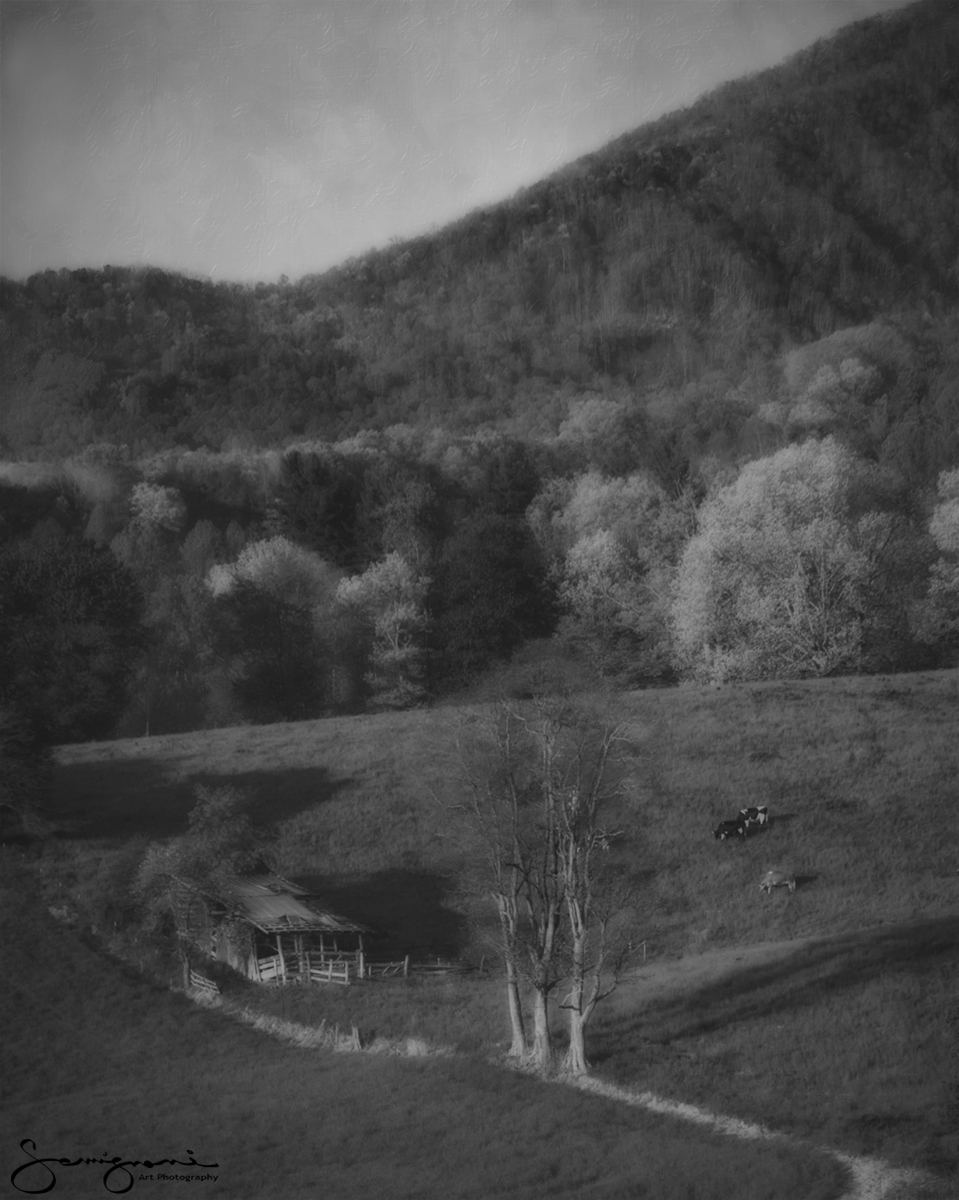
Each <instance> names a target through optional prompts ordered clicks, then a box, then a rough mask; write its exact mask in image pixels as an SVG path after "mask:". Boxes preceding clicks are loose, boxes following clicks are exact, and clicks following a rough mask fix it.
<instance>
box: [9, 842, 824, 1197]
mask: <svg viewBox="0 0 959 1200" xmlns="http://www.w3.org/2000/svg"><path fill="white" fill-rule="evenodd" d="M3 865H4V884H5V886H4V888H3V889H2V896H0V899H2V910H0V911H2V935H3V947H4V966H5V979H6V982H5V984H4V987H3V988H2V989H0V1016H2V1020H3V1028H4V1039H3V1051H2V1058H3V1069H4V1113H3V1129H2V1134H0V1155H2V1160H3V1161H2V1166H0V1178H2V1179H3V1180H4V1189H5V1190H4V1195H7V1194H9V1195H11V1196H12V1195H18V1194H21V1192H20V1191H18V1190H16V1189H15V1187H14V1186H13V1185H12V1184H11V1183H10V1182H8V1181H10V1180H11V1175H12V1174H13V1173H14V1171H16V1170H17V1169H18V1168H19V1167H20V1166H21V1165H23V1164H26V1163H27V1162H28V1161H29V1155H28V1154H27V1153H25V1152H23V1151H22V1150H21V1148H20V1146H21V1143H22V1142H23V1141H24V1140H25V1139H30V1142H31V1143H32V1145H33V1147H35V1149H34V1150H33V1154H34V1156H35V1157H37V1158H51V1159H60V1158H66V1159H68V1160H76V1159H81V1158H91V1159H94V1160H97V1159H102V1158H106V1159H108V1160H110V1159H112V1158H113V1157H114V1156H115V1155H116V1156H119V1157H120V1158H121V1159H123V1160H127V1161H129V1160H144V1159H150V1160H153V1161H155V1160H158V1159H174V1160H178V1161H179V1162H180V1163H189V1161H190V1159H191V1157H192V1158H193V1159H194V1161H196V1162H197V1163H201V1164H209V1165H208V1166H204V1167H198V1168H190V1169H189V1170H187V1171H184V1170H183V1168H182V1167H177V1166H169V1165H165V1166H161V1167H159V1168H152V1167H142V1168H137V1167H133V1168H132V1175H133V1182H132V1186H131V1188H130V1189H129V1190H130V1192H131V1194H134V1195H137V1196H143V1197H149V1196H154V1195H167V1194H168V1192H169V1186H168V1182H167V1181H165V1180H161V1179H160V1178H158V1174H159V1172H160V1171H162V1172H164V1173H166V1174H170V1173H178V1174H181V1175H184V1174H185V1175H188V1176H202V1175H214V1176H215V1177H216V1178H215V1180H209V1181H207V1182H203V1183H199V1182H198V1183H197V1184H196V1185H195V1186H196V1188H198V1189H200V1190H201V1191H202V1195H204V1196H206V1197H218V1196H223V1197H229V1198H230V1200H242V1198H245V1197H251V1198H253V1200H267V1198H269V1197H273V1196H277V1197H279V1196H282V1197H284V1198H286V1197H300V1196H302V1197H316V1196H335V1197H336V1198H337V1200H351V1198H352V1197H356V1198H357V1200H359V1198H361V1197H362V1198H364V1200H365V1198H366V1197H370V1196H383V1197H389V1198H390V1200H402V1198H404V1197H410V1198H412V1197H421V1198H425V1200H431V1198H433V1197H435V1198H436V1200H441V1198H442V1200H457V1198H462V1200H466V1198H470V1197H472V1198H475V1200H486V1198H488V1197H503V1198H504V1200H506V1198H509V1197H514V1198H516V1200H537V1198H539V1197H543V1198H545V1197H569V1198H570V1200H572V1198H573V1197H594V1198H597V1200H598V1198H600V1197H603V1198H606V1200H618V1198H625V1197H635V1196H656V1197H657V1200H659V1198H662V1200H672V1198H675V1200H681V1198H684V1197H688V1196H691V1195H695V1196H697V1197H702V1198H703V1200H726V1198H727V1197H729V1196H732V1195H735V1196H737V1197H741V1198H742V1200H763V1198H765V1197H768V1196H772V1195H775V1196H777V1197H782V1198H783V1200H790V1198H792V1200H827V1198H830V1197H833V1196H836V1195H837V1194H838V1192H839V1190H840V1188H841V1178H840V1172H839V1171H838V1169H837V1167H836V1164H835V1163H834V1162H832V1161H831V1160H827V1159H826V1158H824V1157H823V1156H821V1155H818V1154H816V1153H813V1152H809V1151H804V1150H800V1149H796V1148H790V1147H787V1146H784V1145H782V1144H779V1143H773V1144H770V1143H763V1144H744V1143H738V1142H735V1141H733V1140H732V1139H729V1138H720V1137H717V1136H716V1135H710V1134H708V1133H702V1132H700V1131H698V1130H691V1129H689V1128H687V1127H686V1126H685V1125H682V1124H680V1123H678V1122H676V1121H673V1120H670V1119H668V1118H662V1117H656V1116H652V1115H648V1114H644V1113H638V1112H635V1111H632V1110H629V1109H625V1108H623V1107H622V1106H620V1105H617V1104H615V1103H614V1102H612V1101H608V1100H603V1099H600V1098H597V1097H592V1096H586V1095H584V1094H582V1093H578V1092H575V1091H573V1090H571V1089H567V1088H562V1087H559V1086H556V1085H552V1086H548V1085H543V1084H540V1083H538V1082H536V1081H535V1080H532V1079H528V1078H525V1077H522V1076H519V1075H516V1074H513V1073H512V1072H508V1071H504V1070H502V1069H499V1068H496V1067H492V1066H489V1065H486V1064H484V1063H483V1062H482V1061H481V1060H478V1059H465V1058H441V1057H432V1058H431V1057H426V1058H419V1059H397V1058H386V1057H374V1056H371V1055H364V1054H356V1053H353V1054H346V1053H336V1052H333V1051H304V1050H300V1049H295V1048H292V1047H289V1046H285V1045H283V1044H282V1043H279V1042H276V1041H274V1040H273V1039H271V1038H269V1037H267V1036H265V1035H263V1034H261V1033H258V1032H255V1031H253V1030H250V1029H248V1028H246V1027H244V1026H242V1025H240V1024H238V1023H236V1022H234V1021H232V1020H230V1019H228V1018H225V1017H223V1016H222V1015H220V1014H219V1013H217V1012H216V1011H210V1010H206V1009H201V1008H198V1007H196V1006H194V1005H193V1004H191V1003H190V1001H189V1000H187V999H186V998H185V997H184V996H182V995H174V994H172V993H170V992H169V991H167V990H165V989H163V988H159V987H157V986H154V985H151V984H150V983H148V982H146V981H145V980H144V979H143V978H141V977H140V976H138V975H136V974H135V973H133V972H132V971H130V970H129V969H128V968H125V967H124V966H123V965H121V964H119V963H117V962H116V961H113V960H111V959H109V958H107V957H106V956H104V955H103V954H102V953H99V952H97V951H96V950H95V949H94V948H92V947H91V946H90V945H89V944H88V943H87V942H85V941H84V940H81V938H79V937H78V936H77V935H76V934H75V933H72V932H70V931H68V930H65V929H64V928H62V927H61V926H60V925H58V924H57V923H56V922H54V921H53V920H52V918H51V917H50V916H49V915H48V914H47V913H46V911H45V910H44V909H43V907H42V906H41V905H39V904H38V900H37V896H36V890H35V883H34V881H33V879H32V878H31V877H30V876H29V875H28V873H27V872H26V871H24V870H23V869H22V868H21V867H19V866H18V865H17V864H16V863H15V862H14V861H12V858H11V856H10V855H9V853H7V855H6V861H5V862H4V864H3ZM28 1149H30V1147H28ZM51 1169H52V1170H54V1172H55V1183H54V1185H53V1186H55V1188H56V1193H55V1194H57V1195H60V1194H62V1195H64V1196H68V1197H86V1196H102V1195H103V1194H104V1191H105V1188H104V1182H103V1176H104V1172H105V1170H106V1168H105V1167H104V1166H103V1165H99V1166H97V1165H84V1164H81V1165H74V1166H65V1165H64V1166H61V1165H59V1164H57V1163H54V1165H53V1167H52V1168H49V1169H48V1168H46V1167H39V1166H33V1167H31V1168H30V1171H29V1172H25V1173H23V1174H22V1175H20V1176H19V1180H18V1186H19V1187H21V1189H22V1191H32V1192H39V1191H43V1190H47V1191H50V1190H52V1188H51V1187H50V1186H49V1185H50V1183H51V1180H50V1175H49V1170H51ZM125 1182H126V1177H125V1176H123V1175H115V1176H113V1178H112V1179H111V1181H110V1187H111V1188H113V1189H114V1190H123V1185H124V1184H125Z"/></svg>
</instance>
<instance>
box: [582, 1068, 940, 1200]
mask: <svg viewBox="0 0 959 1200" xmlns="http://www.w3.org/2000/svg"><path fill="white" fill-rule="evenodd" d="M569 1082H570V1084H571V1085H572V1086H573V1087H577V1088H579V1089H580V1091H584V1092H589V1093H591V1094H592V1095H595V1096H603V1097H604V1098H605V1099H607V1100H615V1101H617V1102H618V1103H620V1104H628V1105H630V1106H631V1107H632V1108H645V1109H647V1110H648V1111H649V1112H655V1113H659V1114H661V1115H663V1116H670V1117H676V1118H678V1119H679V1120H681V1121H689V1122H690V1123H691V1124H693V1125H700V1126H705V1127H706V1128H708V1129H712V1130H715V1132H716V1133H722V1134H725V1135H726V1136H727V1137H735V1138H741V1139H743V1140H744V1141H757V1140H765V1141H780V1142H786V1143H787V1144H789V1145H792V1146H796V1147H803V1146H806V1147H808V1148H809V1149H811V1150H816V1151H818V1152H819V1153H822V1154H830V1155H832V1157H833V1158H834V1159H836V1161H837V1162H839V1163H840V1164H841V1165H842V1166H844V1167H845V1168H846V1169H847V1170H848V1171H849V1173H850V1176H851V1181H850V1186H849V1188H848V1189H847V1190H846V1191H845V1192H843V1194H842V1196H841V1197H840V1198H839V1200H908V1197H909V1195H910V1194H911V1192H912V1191H913V1190H914V1189H915V1188H917V1187H919V1186H920V1185H922V1184H924V1183H926V1182H928V1181H930V1179H931V1177H930V1176H929V1175H927V1174H926V1172H924V1171H919V1170H915V1169H910V1168H903V1167H894V1166H892V1165H891V1164H890V1163H887V1162H883V1161H882V1160H881V1159H878V1158H862V1157H859V1156H858V1155H853V1154H843V1153H841V1152H840V1151H838V1150H833V1149H831V1148H830V1147H828V1146H813V1145H811V1144H810V1143H809V1142H804V1141H802V1140H801V1139H799V1138H793V1137H790V1136H789V1134H786V1133H776V1132H775V1131H773V1130H771V1129H766V1128H764V1127H763V1126H762V1125H754V1124H752V1123H751V1122H749V1121H741V1120H739V1118H738V1117H724V1116H722V1115H720V1114H719V1113H711V1112H708V1111H707V1110H706V1109H703V1108H697V1107H696V1106H695V1105H693V1104H681V1103H678V1102H677V1101H675V1100H664V1099H663V1098H662V1097H661V1096H655V1095H653V1093H652V1092H631V1091H629V1090H628V1089H627V1088H621V1087H617V1086H616V1085H615V1084H612V1083H606V1082H605V1081H604V1080H602V1079H595V1078H592V1077H587V1078H585V1079H575V1080H570V1081H569Z"/></svg>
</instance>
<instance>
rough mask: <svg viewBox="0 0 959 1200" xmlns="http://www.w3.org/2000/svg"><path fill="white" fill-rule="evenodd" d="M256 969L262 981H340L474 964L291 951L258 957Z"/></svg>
mask: <svg viewBox="0 0 959 1200" xmlns="http://www.w3.org/2000/svg"><path fill="white" fill-rule="evenodd" d="M256 965H257V971H258V976H259V980H260V982H261V983H300V982H303V983H340V984H349V983H350V982H351V981H352V980H356V979H388V978H399V977H401V976H402V977H403V978H408V977H409V976H410V975H419V976H427V977H430V976H432V977H438V976H442V975H465V974H466V973H467V972H469V971H472V970H473V968H472V967H471V966H470V965H469V964H468V963H464V962H460V961H459V960H456V959H442V958H436V959H429V960H426V961H423V962H410V956H409V955H407V956H406V957H405V958H402V959H398V960H394V961H390V962H371V961H370V960H369V959H368V958H366V957H365V955H363V954H349V953H346V952H341V953H333V954H326V953H325V954H323V955H319V956H317V955H313V954H311V953H305V954H302V955H296V954H288V955H285V956H284V958H283V959H282V960H281V959H280V956H279V955H274V956H273V957H272V958H260V959H257V964H256Z"/></svg>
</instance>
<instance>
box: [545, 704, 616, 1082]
mask: <svg viewBox="0 0 959 1200" xmlns="http://www.w3.org/2000/svg"><path fill="white" fill-rule="evenodd" d="M567 733H568V734H569V735H570V743H571V744H570V747H569V752H568V753H569V761H568V764H567V767H566V780H565V786H564V787H563V788H562V790H561V791H560V793H559V796H558V800H559V804H558V809H557V811H558V822H557V835H558V844H559V852H558V858H559V866H560V873H561V879H562V889H563V896H564V900H565V907H566V920H567V924H568V937H569V966H568V981H569V994H568V996H567V998H566V999H565V1000H564V1001H563V1002H562V1005H561V1007H563V1008H564V1009H566V1011H567V1013H568V1016H569V1049H568V1051H567V1055H566V1064H565V1065H566V1069H567V1070H568V1071H569V1072H570V1073H572V1074H574V1075H584V1074H586V1072H587V1070H588V1064H587V1061H586V1042H585V1033H586V1025H587V1024H588V1022H589V1020H590V1018H591V1016H592V1015H593V1012H594V1010H595V1008H596V1005H597V1004H599V1002H600V1001H601V1000H604V999H605V998H606V997H607V996H609V995H610V994H611V993H612V992H613V991H614V990H615V988H616V986H617V985H618V983H619V979H620V976H621V973H622V970H623V968H624V967H625V966H626V964H627V962H628V960H629V955H630V952H631V950H632V941H631V939H630V936H629V934H630V916H631V905H632V899H633V897H632V889H631V886H630V883H629V879H628V877H627V875H626V873H625V872H624V871H623V870H621V869H617V866H618V864H616V863H613V862H611V847H612V845H613V844H614V842H616V841H618V840H619V839H620V838H621V837H622V835H623V831H622V830H621V829H615V828H612V827H610V825H609V824H608V820H609V819H610V818H613V817H615V816H616V815H617V813H616V809H617V807H618V805H619V802H620V801H621V800H622V799H623V798H624V793H625V782H626V776H625V764H624V762H623V757H622V755H621V753H620V751H621V750H623V749H624V743H625V739H624V735H623V730H622V728H621V727H617V726H613V725H611V724H608V723H596V722H595V721H594V720H591V719H590V718H589V717H588V715H587V716H585V719H584V715H582V714H581V715H580V716H579V717H578V719H577V720H576V722H575V724H574V725H572V726H571V727H569V728H568V730H567Z"/></svg>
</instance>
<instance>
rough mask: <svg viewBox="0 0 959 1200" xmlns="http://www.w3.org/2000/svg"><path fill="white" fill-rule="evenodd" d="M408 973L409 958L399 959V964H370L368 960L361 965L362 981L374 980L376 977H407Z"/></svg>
mask: <svg viewBox="0 0 959 1200" xmlns="http://www.w3.org/2000/svg"><path fill="white" fill-rule="evenodd" d="M409 973H410V958H409V955H407V956H406V958H403V959H400V961H399V962H370V961H369V960H368V959H367V960H366V961H365V963H364V964H363V976H362V978H364V979H375V978H376V977H377V975H379V976H380V977H381V978H383V977H386V976H389V975H409Z"/></svg>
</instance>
